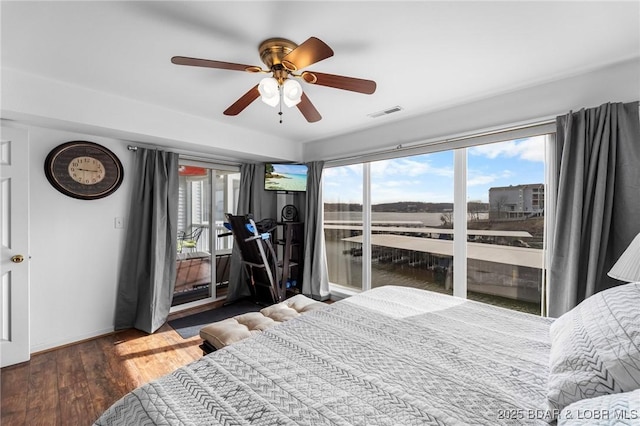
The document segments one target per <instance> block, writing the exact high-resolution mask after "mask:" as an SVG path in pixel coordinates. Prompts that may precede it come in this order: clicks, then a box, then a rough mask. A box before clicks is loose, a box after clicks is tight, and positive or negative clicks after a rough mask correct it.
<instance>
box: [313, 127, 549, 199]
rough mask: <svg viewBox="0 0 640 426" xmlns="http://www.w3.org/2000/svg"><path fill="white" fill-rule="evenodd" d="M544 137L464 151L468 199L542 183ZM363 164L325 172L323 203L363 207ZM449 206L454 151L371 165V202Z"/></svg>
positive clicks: (487, 197)
mask: <svg viewBox="0 0 640 426" xmlns="http://www.w3.org/2000/svg"><path fill="white" fill-rule="evenodd" d="M544 141H545V137H544V136H537V137H533V138H526V139H517V140H513V141H507V142H499V143H493V144H487V145H480V146H475V147H472V148H468V149H467V200H468V201H481V202H485V203H487V202H489V188H492V187H500V186H509V185H522V184H531V183H544V173H545V172H544V156H545V150H544V147H545V144H544ZM362 169H363V168H362V165H361V164H354V165H350V166H342V167H333V168H325V169H324V171H323V181H324V186H323V197H324V201H325V202H326V203H362ZM399 201H421V202H433V203H441V202H453V151H443V152H437V153H431V154H423V155H415V156H411V157H403V158H396V159H390V160H383V161H376V162H372V163H371V203H372V204H380V203H391V202H399Z"/></svg>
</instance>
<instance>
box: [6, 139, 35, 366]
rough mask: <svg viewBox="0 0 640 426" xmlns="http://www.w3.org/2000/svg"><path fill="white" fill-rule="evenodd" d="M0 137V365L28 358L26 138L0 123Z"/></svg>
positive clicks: (27, 141)
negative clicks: (0, 250)
mask: <svg viewBox="0 0 640 426" xmlns="http://www.w3.org/2000/svg"><path fill="white" fill-rule="evenodd" d="M1 131H2V133H1V135H0V136H1V137H0V204H1V207H0V240H1V241H2V262H1V267H2V269H1V273H0V275H1V277H2V280H1V286H2V287H1V290H0V365H1V366H2V367H6V366H7V365H13V364H17V363H20V362H24V361H28V360H29V250H28V249H29V233H28V231H29V229H28V226H29V167H28V165H29V159H28V152H29V138H28V134H27V132H26V131H25V130H22V129H15V128H10V127H5V126H2V129H1Z"/></svg>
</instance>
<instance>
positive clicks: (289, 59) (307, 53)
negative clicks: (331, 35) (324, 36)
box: [282, 37, 333, 71]
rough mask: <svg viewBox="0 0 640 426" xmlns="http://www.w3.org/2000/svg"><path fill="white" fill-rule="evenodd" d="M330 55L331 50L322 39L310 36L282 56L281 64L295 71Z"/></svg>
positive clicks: (331, 54) (331, 53)
mask: <svg viewBox="0 0 640 426" xmlns="http://www.w3.org/2000/svg"><path fill="white" fill-rule="evenodd" d="M331 56H333V50H332V49H331V48H330V47H329V46H328V45H327V44H326V43H325V42H324V41H322V40H320V39H319V38H315V37H310V38H309V39H307V41H305V42H304V43H302V44H301V45H299V46H298V47H296V48H295V49H293V50H292V51H291V52H289V54H288V55H287V56H285V57H284V58H282V65H284V67H285V68H286V69H288V70H289V71H296V70H300V69H302V68H305V67H308V66H309V65H311V64H315V63H316V62H320V61H322V60H323V59H327V58H330V57H331Z"/></svg>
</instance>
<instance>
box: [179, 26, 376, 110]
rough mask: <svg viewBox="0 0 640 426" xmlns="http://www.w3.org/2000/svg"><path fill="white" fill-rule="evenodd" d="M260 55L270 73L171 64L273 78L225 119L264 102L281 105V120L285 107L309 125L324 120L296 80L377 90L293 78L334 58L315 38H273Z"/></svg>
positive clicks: (205, 62) (341, 80) (204, 63)
mask: <svg viewBox="0 0 640 426" xmlns="http://www.w3.org/2000/svg"><path fill="white" fill-rule="evenodd" d="M258 51H259V53H260V58H261V59H262V62H263V63H264V64H265V65H266V66H267V68H268V69H262V68H261V67H258V66H255V65H243V64H235V63H230V62H222V61H214V60H209V59H197V58H188V57H185V56H174V57H173V58H171V62H172V63H174V64H177V65H189V66H196V67H206V68H217V69H226V70H232V71H245V72H248V73H267V74H268V73H271V77H266V78H263V79H262V80H261V81H260V83H259V84H257V85H256V86H254V87H253V88H251V89H249V91H248V92H247V93H245V94H244V95H242V96H241V97H240V98H239V99H238V100H237V101H236V102H235V103H233V104H232V105H231V106H230V107H229V108H227V109H226V110H225V111H224V114H225V115H238V114H239V113H241V112H242V111H243V110H244V109H245V108H246V107H247V106H249V105H250V104H251V103H252V102H253V101H255V100H256V99H258V98H261V99H262V101H263V102H264V103H266V104H267V105H269V106H272V107H276V106H278V105H280V106H281V107H280V112H279V114H280V116H282V104H283V103H284V104H285V105H286V106H287V107H289V108H291V107H293V106H297V107H298V110H299V111H300V112H301V113H302V115H303V116H304V118H305V119H306V120H307V121H308V122H310V123H313V122H316V121H319V120H320V119H322V116H321V115H320V113H319V112H318V110H317V109H316V108H315V107H314V106H313V104H312V103H311V101H310V100H309V97H308V96H307V95H306V94H305V93H304V91H303V90H302V86H301V85H300V83H299V82H298V81H296V80H294V78H298V79H302V80H304V81H305V82H306V83H308V84H315V85H318V86H325V87H332V88H334V89H342V90H349V91H352V92H357V93H364V94H368V95H370V94H372V93H374V92H375V90H376V83H375V81H372V80H364V79H360V78H353V77H345V76H341V75H334V74H326V73H318V72H314V71H304V72H302V74H294V72H297V71H298V70H300V69H303V68H306V67H308V66H309V65H312V64H315V63H317V62H320V61H322V60H324V59H327V58H329V57H331V56H333V50H331V48H330V47H329V46H328V45H327V44H326V43H324V42H323V41H322V40H320V39H318V38H316V37H310V38H309V39H307V40H306V41H305V42H304V43H302V44H301V45H297V44H295V43H294V42H292V41H291V40H287V39H284V38H270V39H267V40H265V41H263V42H262V43H260V46H259V48H258ZM280 122H281V123H282V119H281V120H280Z"/></svg>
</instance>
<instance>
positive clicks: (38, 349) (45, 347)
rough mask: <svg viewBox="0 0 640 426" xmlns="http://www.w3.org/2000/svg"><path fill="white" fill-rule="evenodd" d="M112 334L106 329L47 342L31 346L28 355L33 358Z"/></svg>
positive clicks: (109, 329)
mask: <svg viewBox="0 0 640 426" xmlns="http://www.w3.org/2000/svg"><path fill="white" fill-rule="evenodd" d="M114 332H115V330H114V329H113V328H108V329H102V330H97V331H95V332H93V333H87V334H84V335H80V336H75V337H72V338H69V339H64V340H61V341H58V342H48V343H43V344H40V345H34V346H31V349H30V353H31V356H33V355H37V354H40V353H43V352H48V351H51V350H54V349H61V348H64V347H66V346H71V345H75V344H78V343H82V342H86V341H88V340H93V339H96V338H98V337H103V336H108V335H110V334H113V333H114Z"/></svg>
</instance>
